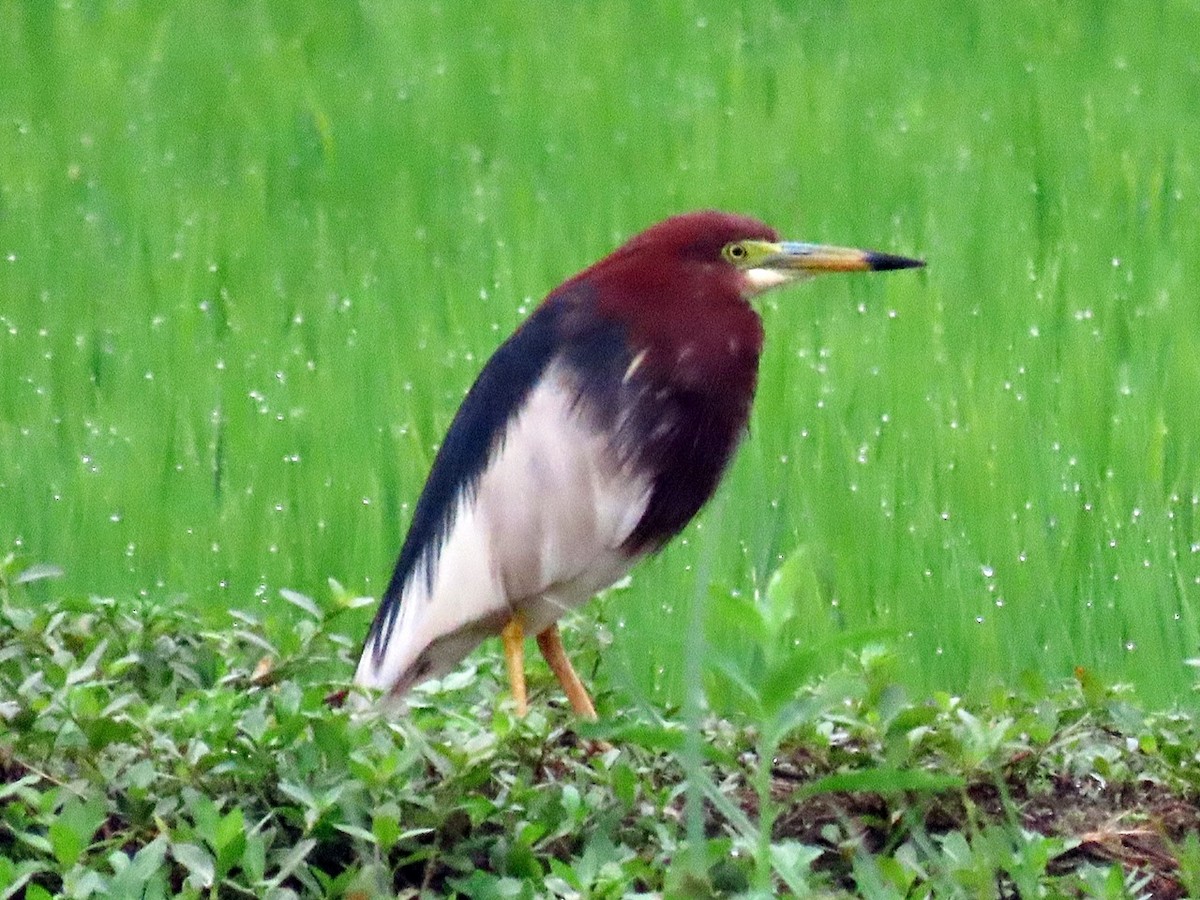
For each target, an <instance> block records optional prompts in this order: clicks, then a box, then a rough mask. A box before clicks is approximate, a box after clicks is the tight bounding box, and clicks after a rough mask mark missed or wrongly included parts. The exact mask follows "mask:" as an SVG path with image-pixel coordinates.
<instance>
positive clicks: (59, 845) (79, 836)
mask: <svg viewBox="0 0 1200 900" xmlns="http://www.w3.org/2000/svg"><path fill="white" fill-rule="evenodd" d="M106 808H107V804H106V803H105V801H104V798H102V797H93V798H92V799H91V800H88V801H87V802H83V801H81V800H77V799H72V800H69V801H67V803H66V804H65V805H64V806H63V808H62V810H61V811H60V812H59V814H58V817H57V818H55V820H54V821H53V822H51V823H50V829H49V837H50V845H51V847H52V848H53V850H54V857H55V859H57V860H58V862H59V864H60V865H61V866H62V867H63V868H64V869H69V868H70V867H71V866H73V865H75V863H76V862H78V861H79V857H80V856H82V855H83V851H84V850H86V849H87V848H88V846H89V845H90V844H91V842H92V837H93V836H94V835H95V834H96V831H97V829H99V827H100V826H101V825H102V824H103V823H104V819H105V814H106Z"/></svg>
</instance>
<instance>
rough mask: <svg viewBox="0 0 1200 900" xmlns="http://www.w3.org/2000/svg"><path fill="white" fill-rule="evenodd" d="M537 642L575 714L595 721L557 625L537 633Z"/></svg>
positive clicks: (589, 699)
mask: <svg viewBox="0 0 1200 900" xmlns="http://www.w3.org/2000/svg"><path fill="white" fill-rule="evenodd" d="M537 643H538V649H539V650H541V651H542V656H544V657H545V658H546V662H548V663H549V664H550V668H551V670H552V671H553V672H554V674H555V676H556V677H557V678H558V683H559V684H561V685H562V687H563V690H564V691H565V692H566V694H567V699H568V700H570V701H571V709H573V710H575V714H576V715H577V716H579V717H581V718H584V719H591V720H593V721H595V719H596V707H594V706H593V705H592V698H591V697H589V696H588V692H587V688H585V687H584V686H583V682H582V681H580V680H579V676H578V675H576V674H575V669H574V667H572V665H571V660H569V659H567V652H566V650H564V649H563V644H562V636H561V635H559V633H558V626H557V625H551V626H550V627H549V628H547V629H546V630H545V631H543V632H542V633H541V634H539V635H538V636H537Z"/></svg>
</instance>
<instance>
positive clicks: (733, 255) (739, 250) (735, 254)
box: [721, 243, 748, 265]
mask: <svg viewBox="0 0 1200 900" xmlns="http://www.w3.org/2000/svg"><path fill="white" fill-rule="evenodd" d="M747 253H748V251H747V250H746V247H745V245H743V244H736V243H735V244H726V245H725V249H723V250H722V251H721V255H722V256H724V257H725V258H726V259H727V260H729V262H731V263H733V264H735V265H736V264H738V263H740V262H742V261H743V260H745V259H746V256H747Z"/></svg>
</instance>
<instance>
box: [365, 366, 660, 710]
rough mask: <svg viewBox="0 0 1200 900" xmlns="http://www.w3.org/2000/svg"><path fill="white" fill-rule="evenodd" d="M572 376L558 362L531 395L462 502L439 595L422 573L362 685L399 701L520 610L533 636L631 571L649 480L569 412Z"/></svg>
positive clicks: (439, 562) (438, 574)
mask: <svg viewBox="0 0 1200 900" xmlns="http://www.w3.org/2000/svg"><path fill="white" fill-rule="evenodd" d="M568 378H569V375H567V374H566V373H565V372H564V371H563V370H562V369H561V368H559V367H551V369H550V370H548V371H547V372H546V374H545V376H544V377H543V378H542V379H541V381H539V382H538V384H537V385H536V386H535V387H534V388H533V390H532V391H531V392H530V394H529V396H528V398H527V399H526V402H525V404H524V406H523V407H522V409H521V411H520V412H519V413H518V414H517V415H516V416H515V417H514V419H513V420H512V421H511V422H510V423H509V424H508V427H507V430H506V431H505V435H504V439H503V442H502V443H501V445H500V447H499V450H498V452H497V453H496V454H495V456H494V458H493V459H492V460H491V461H490V462H489V464H488V466H487V468H486V469H485V470H484V472H483V474H482V475H481V476H480V479H479V483H478V485H477V489H476V491H475V492H474V494H473V496H465V497H463V498H460V501H459V504H460V505H459V508H458V510H457V515H456V516H455V517H454V521H453V524H452V526H451V528H450V531H449V534H448V536H447V538H446V540H445V541H444V543H443V544H442V546H441V548H440V552H439V553H438V554H437V557H436V564H435V566H434V579H433V590H432V591H428V590H427V589H426V588H427V583H428V579H427V578H426V573H425V571H424V569H423V568H422V567H421V566H418V567H417V569H416V570H415V571H414V572H413V574H412V576H411V577H410V578H409V579H408V581H407V583H406V584H405V585H404V589H403V593H402V596H401V599H400V611H399V615H398V616H397V617H396V619H395V620H394V622H393V624H392V628H391V633H390V634H388V635H386V636H385V641H384V643H385V646H386V649H385V651H384V654H383V656H382V658H381V659H380V660H379V662H378V664H376V662H375V656H374V652H373V648H374V641H373V640H372V641H368V643H367V647H366V649H365V650H364V651H363V655H362V658H361V659H360V660H359V663H358V669H357V671H356V673H355V676H354V680H355V683H356V684H359V685H363V686H366V687H372V688H378V689H382V690H386V691H391V692H393V693H395V694H402V693H404V692H405V691H406V690H408V688H409V687H411V686H412V684H413V683H414V682H415V681H417V680H422V679H424V678H430V677H435V676H438V675H441V674H444V673H445V672H447V671H448V670H450V669H451V668H452V667H453V666H454V665H455V664H456V663H458V662H459V661H460V660H461V659H462V658H463V657H464V656H466V655H467V654H468V653H470V652H471V650H472V649H474V647H475V646H476V645H477V644H478V643H479V642H480V641H481V640H483V639H484V638H485V637H487V636H488V635H490V634H496V633H499V631H500V630H501V629H502V628H503V627H504V626H505V625H506V624H507V623H508V622H509V621H510V620H511V619H512V617H513V615H514V614H515V613H516V612H518V611H519V612H520V613H521V614H522V617H523V621H524V626H525V630H526V633H527V634H537V633H538V632H540V631H542V630H543V629H545V628H547V627H548V626H549V625H551V624H552V623H553V622H555V621H556V620H557V619H558V618H559V617H561V616H562V615H563V613H565V612H567V611H568V610H570V609H573V608H574V607H576V606H578V605H580V604H581V603H584V602H585V601H586V600H587V599H588V598H589V597H591V596H592V595H593V594H595V593H596V592H597V591H599V590H601V589H603V588H605V587H607V586H608V585H610V584H612V583H613V582H614V581H616V580H617V579H619V578H620V577H621V576H622V575H624V574H625V572H626V571H627V570H628V569H629V566H630V565H631V564H632V562H633V560H632V559H631V558H630V557H629V556H628V554H627V553H625V552H624V551H623V550H622V549H621V544H622V543H623V542H624V541H625V539H626V538H627V537H628V536H629V534H630V533H631V532H632V531H633V529H634V527H635V526H636V525H637V523H638V521H639V520H640V519H641V516H642V513H643V512H644V511H645V508H646V502H647V499H648V497H649V484H648V483H647V481H646V480H645V479H644V478H640V477H638V476H637V475H636V474H635V473H632V472H630V471H625V470H622V469H620V468H619V467H618V463H617V461H616V459H615V456H614V454H613V453H612V451H611V450H610V449H609V447H608V445H607V442H606V439H605V438H604V437H603V436H602V435H600V434H597V433H596V432H595V430H594V429H593V428H592V427H591V426H590V425H589V424H588V423H587V422H586V421H585V420H584V418H583V417H581V416H580V415H579V413H578V412H577V411H576V410H575V409H574V408H573V404H572V399H573V396H574V395H573V392H572V390H571V388H570V387H569V382H568V380H567V379H568ZM423 654H425V658H424V659H423V660H422V655H423ZM418 662H421V667H420V671H418V670H417V669H416V668H415V667H416V666H417V664H418Z"/></svg>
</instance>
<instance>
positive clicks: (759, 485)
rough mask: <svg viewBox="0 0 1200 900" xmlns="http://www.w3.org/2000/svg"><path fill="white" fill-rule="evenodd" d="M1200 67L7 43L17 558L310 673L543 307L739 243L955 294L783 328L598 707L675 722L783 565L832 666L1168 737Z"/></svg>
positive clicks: (613, 37) (965, 32) (1187, 481)
mask: <svg viewBox="0 0 1200 900" xmlns="http://www.w3.org/2000/svg"><path fill="white" fill-rule="evenodd" d="M1197 35H1200V5H1198V4H1197V3H1195V2H1185V0H1175V2H1132V0H1131V2H1118V0H1112V2H1105V0H1089V2H1060V3H1054V4H1047V3H1042V2H1028V0H1021V2H1015V3H1008V2H1006V3H1001V2H983V3H979V4H962V3H958V2H952V0H944V2H936V0H929V2H921V3H911V4H903V5H897V4H894V3H884V2H858V3H850V2H841V3H838V2H834V3H800V2H777V3H761V4H746V5H745V6H742V5H737V4H732V5H731V4H728V3H704V2H669V3H664V4H659V5H657V6H655V7H653V8H651V7H650V6H648V5H647V6H641V5H634V4H625V3H617V2H603V0H602V2H595V3H568V2H563V3H553V4H550V3H539V2H532V0H529V2H520V0H505V2H497V3H491V4H487V5H476V4H467V3H461V4H460V3H449V2H445V3H436V2H435V3H420V4H415V3H396V4H393V3H385V2H362V3H345V4H318V3H299V2H279V3H267V2H258V0H246V2H217V0H203V2H197V3H186V4H184V3H179V4H172V3H164V2H148V0H147V2H136V0H129V2H109V3H105V2H99V0H91V2H80V0H77V2H74V3H66V4H51V3H47V2H43V0H26V2H16V0H0V550H4V549H6V548H7V549H11V550H15V551H17V552H20V553H23V554H26V555H27V556H28V557H29V558H30V559H31V560H36V561H39V562H48V563H55V564H58V565H60V566H61V567H62V568H63V569H64V572H65V575H64V579H63V580H62V581H61V582H60V583H59V585H58V586H57V587H53V588H51V589H52V590H56V591H63V590H65V591H67V592H68V593H72V594H79V595H87V594H99V595H105V596H116V597H118V598H119V597H121V596H131V595H134V594H145V595H148V596H151V597H162V598H164V599H172V600H174V602H179V603H188V604H193V605H195V606H196V607H198V608H201V609H204V610H207V611H210V612H211V613H212V614H213V615H214V617H216V621H221V619H220V616H221V614H222V613H223V611H224V610H225V609H227V608H240V609H253V610H257V611H259V612H260V613H262V614H264V615H266V616H268V617H269V618H271V619H272V620H273V621H274V622H275V623H276V627H277V628H278V629H279V632H280V635H281V640H283V639H284V637H285V636H286V633H287V630H288V628H289V621H290V620H289V610H290V607H288V605H287V604H286V603H283V602H282V601H281V600H280V599H279V595H278V591H279V589H280V588H291V589H295V590H298V591H302V592H305V593H309V594H312V595H313V596H315V597H317V598H318V600H322V601H324V600H325V599H327V597H328V591H327V589H326V588H325V586H324V585H325V582H326V579H328V578H330V577H333V578H336V579H338V580H339V581H341V582H342V583H344V584H345V585H347V586H348V587H349V588H350V589H351V590H353V591H355V592H361V593H368V594H377V593H378V592H379V591H380V590H381V589H382V587H383V585H384V584H385V583H386V580H387V576H388V575H389V574H390V568H391V565H392V563H393V561H394V558H395V555H396V553H397V550H398V548H399V544H400V541H401V539H402V536H403V533H404V528H405V526H406V523H407V521H408V518H409V515H410V513H411V509H412V504H413V502H414V501H415V499H416V496H417V494H418V492H419V489H420V487H421V484H422V482H423V479H424V476H425V474H426V472H427V469H428V466H429V464H430V462H431V459H432V454H433V452H434V448H435V447H436V444H437V441H438V440H439V439H440V437H441V434H442V432H443V430H444V428H445V427H446V425H447V424H448V422H449V420H450V417H451V416H452V415H453V412H454V410H455V407H456V405H457V402H458V400H459V399H460V397H461V396H462V393H463V392H464V390H465V389H466V388H467V386H468V385H469V384H470V382H471V381H472V379H473V377H474V375H475V374H476V372H477V371H478V369H479V367H480V366H481V364H482V362H483V360H484V359H485V358H486V356H487V355H488V354H489V353H490V352H491V350H492V349H493V348H494V347H495V346H496V345H497V344H498V343H499V342H500V341H501V340H502V339H503V337H504V336H505V335H506V334H508V333H509V332H510V331H511V329H512V328H513V327H514V326H515V325H516V324H517V323H518V322H519V321H520V320H521V319H522V318H523V316H524V315H525V314H526V313H527V312H528V310H529V309H530V308H531V306H532V305H533V304H535V303H536V302H537V300H538V299H540V298H541V297H542V296H543V295H544V294H545V293H546V292H547V291H548V290H549V289H550V288H552V287H553V286H554V285H555V284H556V283H557V282H558V281H560V280H562V279H563V278H565V277H566V276H568V275H570V274H572V273H573V272H575V271H576V270H578V269H579V268H581V267H582V266H584V265H586V264H587V263H589V262H591V261H593V260H594V259H596V258H598V257H599V256H601V255H603V254H604V253H606V252H607V251H608V250H609V249H611V248H612V247H613V246H615V245H616V244H617V243H619V242H620V240H622V239H623V238H624V237H626V236H628V235H630V234H631V233H633V232H634V231H636V230H638V229H639V228H641V227H643V226H645V225H646V224H649V223H650V222H652V221H655V220H656V219H659V218H661V217H663V216H666V215H668V214H671V213H674V212H678V211H682V210H687V209H692V208H697V207H709V206H712V207H720V208H727V209H731V210H738V211H742V212H747V213H752V214H755V215H758V216H760V217H761V218H763V219H766V220H767V221H769V222H771V223H772V224H774V225H775V226H777V227H778V228H779V229H780V230H781V231H782V232H784V233H785V234H786V235H787V236H789V237H794V238H797V239H805V240H818V241H826V242H831V243H844V244H858V245H862V246H869V247H875V248H878V249H885V250H892V251H896V252H902V253H912V254H916V255H921V256H924V257H925V258H927V259H928V261H929V268H928V269H927V270H925V272H923V273H920V274H916V273H896V274H893V275H888V276H874V277H870V278H867V277H860V278H850V277H845V278H828V279H825V280H820V281H817V282H815V283H813V284H811V285H808V286H806V287H802V288H799V289H793V290H789V291H787V292H786V293H781V294H779V295H777V296H774V297H772V298H771V299H770V300H769V301H768V302H767V303H765V304H764V307H763V314H764V318H765V320H766V328H767V332H768V344H767V350H766V354H765V358H764V360H763V366H762V374H761V387H760V392H759V397H758V401H757V405H756V408H755V413H754V418H753V424H752V429H751V436H750V438H749V440H748V441H747V442H746V444H745V446H744V447H743V449H742V451H741V453H740V455H739V457H738V459H737V462H736V464H735V465H734V467H733V470H732V472H731V473H730V477H729V479H728V481H727V483H726V485H725V487H724V488H723V489H722V492H721V494H720V498H719V500H718V501H717V504H716V505H715V506H714V507H713V508H712V509H710V511H709V512H708V513H707V514H706V515H705V516H704V517H702V519H701V523H700V526H699V529H700V530H696V528H695V527H693V528H692V529H689V530H688V531H687V532H685V534H684V536H683V538H682V539H681V540H678V541H677V542H676V543H675V544H673V545H672V546H671V547H670V548H669V549H668V550H666V551H665V552H664V553H663V554H662V555H661V556H659V557H657V558H656V559H654V560H652V561H650V562H649V563H648V564H645V565H643V566H642V567H640V568H639V569H637V570H636V571H635V575H634V579H633V583H632V585H631V586H630V587H629V588H628V589H627V590H622V591H619V592H616V593H614V594H613V595H612V596H611V597H610V598H608V599H607V600H606V601H604V602H603V604H602V605H600V606H599V607H597V609H598V610H599V612H598V613H591V614H585V616H589V615H590V616H596V615H599V616H600V617H601V618H602V619H603V622H604V624H605V626H606V627H607V629H608V630H609V631H611V633H612V635H613V637H612V644H611V646H610V647H609V648H608V649H607V650H606V651H605V652H604V654H603V656H604V659H603V662H602V663H601V665H600V670H601V672H603V673H606V676H607V681H608V683H611V684H613V685H614V686H615V687H616V688H617V690H618V691H632V692H633V693H635V694H637V695H642V696H649V697H651V698H652V699H654V700H655V701H656V702H674V701H677V700H678V699H679V697H680V696H681V683H680V679H681V677H682V675H681V673H682V672H683V671H684V666H683V662H682V654H683V650H684V648H683V640H684V638H683V633H684V631H685V626H686V624H687V622H688V621H689V614H688V609H687V607H688V603H689V600H690V598H691V597H693V596H694V595H695V593H696V589H695V579H696V574H695V573H696V571H697V569H700V570H702V571H704V572H707V573H708V575H709V578H707V579H706V582H707V581H711V587H707V585H706V586H705V589H706V590H707V593H708V595H709V596H710V597H711V598H713V605H712V610H711V613H710V617H711V619H712V624H713V628H712V631H713V633H714V638H716V639H718V640H719V639H720V636H721V635H722V634H724V633H727V632H728V631H729V630H730V628H729V627H727V626H729V625H730V623H729V622H725V621H723V620H722V616H726V617H728V616H731V615H734V614H735V612H736V605H734V606H729V605H728V604H723V601H722V598H727V597H729V596H730V595H731V594H736V595H740V596H741V597H743V598H753V597H754V596H755V595H756V593H758V592H761V591H762V590H763V588H764V587H765V585H766V583H767V579H768V577H769V575H770V573H771V572H772V571H773V570H774V569H775V568H776V567H777V566H778V565H779V563H780V561H782V560H783V559H785V558H788V557H792V558H794V559H799V560H800V561H801V563H802V566H803V567H804V568H805V569H806V572H807V573H808V575H810V576H811V577H809V578H807V579H803V580H804V583H806V584H808V585H809V587H808V588H806V589H803V590H797V591H796V592H795V596H794V597H793V598H792V599H793V601H794V603H796V604H797V605H798V606H799V607H800V609H799V611H798V612H799V614H800V615H801V617H802V618H803V620H804V621H805V623H806V631H805V635H804V638H805V642H806V643H820V642H822V641H824V640H827V639H830V638H832V637H834V636H835V635H837V634H839V633H840V632H842V631H843V630H845V629H856V628H861V627H867V626H882V627H883V628H884V629H885V630H886V632H887V634H888V635H889V640H890V642H891V644H892V646H893V647H894V649H895V650H896V651H897V654H898V664H897V667H896V671H897V674H898V676H899V677H900V678H901V680H902V681H904V682H906V683H907V684H909V685H910V686H911V687H913V688H914V689H916V690H929V689H940V688H944V689H950V690H956V691H958V690H970V689H980V688H983V687H985V686H987V685H989V684H992V683H993V682H995V681H997V680H1001V681H1005V680H1011V679H1013V678H1016V677H1018V676H1019V675H1020V674H1021V673H1023V672H1026V671H1038V672H1040V673H1042V674H1043V675H1045V676H1047V677H1060V676H1066V675H1068V674H1069V673H1070V672H1071V671H1072V669H1073V667H1075V666H1077V665H1083V666H1086V667H1088V668H1090V669H1093V670H1096V671H1098V672H1100V673H1102V675H1103V677H1105V678H1108V679H1129V680H1132V681H1134V682H1135V683H1136V684H1137V685H1138V687H1139V688H1140V690H1141V691H1142V692H1143V694H1144V696H1145V697H1146V698H1147V699H1148V700H1149V701H1150V702H1152V703H1166V702H1169V701H1172V700H1175V699H1178V698H1180V697H1181V696H1184V695H1186V694H1187V692H1188V690H1189V688H1190V687H1191V685H1192V683H1193V676H1192V670H1191V669H1189V668H1188V667H1187V666H1185V665H1184V660H1185V659H1187V658H1189V657H1192V656H1194V655H1196V653H1197V643H1198V640H1200V622H1198V615H1197V602H1198V600H1200V533H1198V529H1197V523H1196V519H1197V508H1198V507H1200V402H1198V396H1197V391H1198V386H1200V296H1198V293H1200V289H1198V288H1197V283H1198V282H1200V171H1198V168H1197V167H1198V163H1197V158H1198V157H1197V152H1196V151H1197V148H1200V112H1198V110H1200V42H1198V41H1197V38H1196V36H1197ZM696 327H697V328H702V327H704V322H703V321H697V322H696ZM701 593H703V591H702V592H701ZM585 621H586V622H587V623H588V625H587V630H588V631H590V629H591V619H590V618H585ZM365 627H366V614H365V613H364V614H363V615H362V617H361V618H360V619H357V620H355V621H353V622H347V625H346V628H347V630H348V632H350V633H353V634H355V635H356V636H357V635H359V634H360V633H361V631H362V629H365ZM586 643H590V641H588V642H586Z"/></svg>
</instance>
